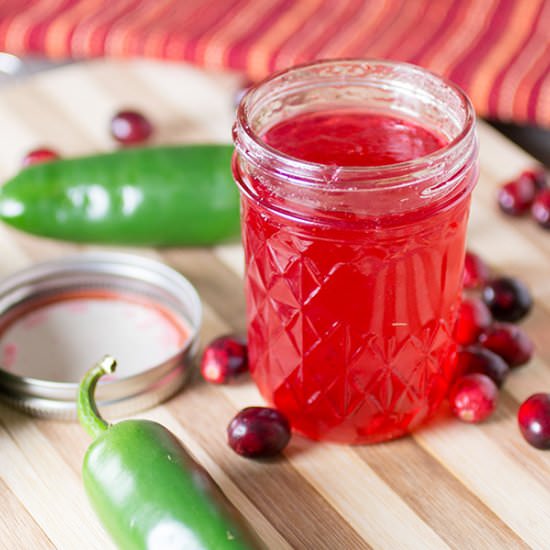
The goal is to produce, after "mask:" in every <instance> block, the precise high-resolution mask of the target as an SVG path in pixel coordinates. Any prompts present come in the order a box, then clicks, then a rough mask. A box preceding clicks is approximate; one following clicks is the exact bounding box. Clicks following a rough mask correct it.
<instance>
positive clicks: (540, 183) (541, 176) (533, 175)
mask: <svg viewBox="0 0 550 550" xmlns="http://www.w3.org/2000/svg"><path fill="white" fill-rule="evenodd" d="M520 177H524V178H528V179H530V180H532V181H533V183H534V184H535V188H536V189H537V191H542V190H543V189H546V171H545V170H544V168H534V169H533V170H525V171H524V172H522V173H521V176H520Z"/></svg>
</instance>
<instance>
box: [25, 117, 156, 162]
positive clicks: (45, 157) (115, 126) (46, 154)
mask: <svg viewBox="0 0 550 550" xmlns="http://www.w3.org/2000/svg"><path fill="white" fill-rule="evenodd" d="M110 133H111V136H112V137H113V139H115V140H116V141H118V142H119V143H120V144H122V145H137V144H139V143H143V142H144V141H147V139H149V137H150V136H151V134H152V133H153V125H152V124H151V122H150V121H149V120H148V119H147V118H146V117H145V116H144V115H142V114H141V113H139V112H138V111H132V110H124V111H119V112H118V113H116V114H115V115H114V116H113V118H112V119H111V122H110ZM58 158H60V155H59V153H58V152H57V151H54V150H53V149H50V148H47V147H39V148H37V149H33V150H32V151H29V152H28V153H27V154H26V155H25V156H24V157H23V159H22V160H21V166H22V168H25V167H27V166H32V165H34V164H40V163H42V162H49V161H51V160H56V159H58Z"/></svg>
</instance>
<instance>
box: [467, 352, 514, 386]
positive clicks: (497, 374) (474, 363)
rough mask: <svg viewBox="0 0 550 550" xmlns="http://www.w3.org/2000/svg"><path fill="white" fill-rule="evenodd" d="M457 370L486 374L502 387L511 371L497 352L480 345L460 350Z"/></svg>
mask: <svg viewBox="0 0 550 550" xmlns="http://www.w3.org/2000/svg"><path fill="white" fill-rule="evenodd" d="M457 372H458V373H460V374H472V373H474V372H477V373H479V374H484V375H485V376H488V377H489V378H490V379H491V380H492V381H493V382H494V383H495V384H496V385H497V386H498V387H499V388H500V386H502V384H504V381H505V380H506V377H507V376H508V373H509V372H510V367H509V366H508V365H507V363H506V361H504V359H502V357H500V356H499V355H497V354H496V353H493V352H492V351H490V350H488V349H484V348H482V347H480V346H470V347H468V348H464V349H462V350H460V351H459V352H458V365H457Z"/></svg>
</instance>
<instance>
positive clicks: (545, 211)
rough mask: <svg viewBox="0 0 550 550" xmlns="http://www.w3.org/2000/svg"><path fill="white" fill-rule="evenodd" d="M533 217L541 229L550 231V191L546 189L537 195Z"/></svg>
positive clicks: (532, 212) (532, 211) (533, 207)
mask: <svg viewBox="0 0 550 550" xmlns="http://www.w3.org/2000/svg"><path fill="white" fill-rule="evenodd" d="M531 216H533V218H534V220H535V221H536V222H537V223H538V224H539V225H540V226H541V227H544V228H545V229H550V189H544V190H543V191H541V192H540V193H539V194H538V195H537V198H536V199H535V202H533V206H532V207H531Z"/></svg>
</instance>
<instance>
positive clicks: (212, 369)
mask: <svg viewBox="0 0 550 550" xmlns="http://www.w3.org/2000/svg"><path fill="white" fill-rule="evenodd" d="M246 370H248V350H247V347H246V341H245V340H244V339H242V338H238V337H236V336H220V337H219V338H216V339H215V340H213V341H212V342H210V344H209V345H208V346H207V347H206V348H205V350H204V353H203V354H202V360H201V374H202V376H203V378H204V379H205V380H206V381H207V382H212V383H213V384H224V383H226V382H229V381H231V380H232V379H233V378H235V377H237V376H238V375H239V374H241V373H243V372H245V371H246Z"/></svg>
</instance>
